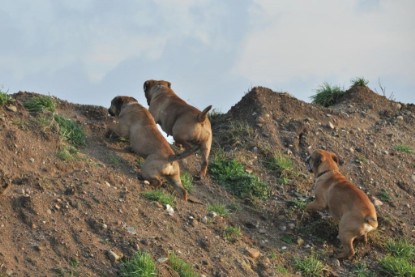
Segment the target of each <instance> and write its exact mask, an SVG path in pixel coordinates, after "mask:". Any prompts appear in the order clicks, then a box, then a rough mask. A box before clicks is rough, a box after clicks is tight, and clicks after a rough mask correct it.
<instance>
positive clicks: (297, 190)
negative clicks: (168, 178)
mask: <svg viewBox="0 0 415 277" xmlns="http://www.w3.org/2000/svg"><path fill="white" fill-rule="evenodd" d="M35 95H36V94H33V93H26V92H22V93H17V94H15V95H13V97H14V98H15V101H14V102H13V103H11V104H8V105H5V106H3V107H0V153H1V157H0V174H1V176H0V181H1V182H2V184H1V186H2V187H6V186H7V185H8V186H9V187H8V188H7V191H5V192H4V194H3V195H1V196H0V211H1V213H0V276H2V275H5V276H117V275H118V274H119V268H120V263H121V262H122V260H121V261H114V260H113V257H112V256H111V255H110V253H111V252H114V253H116V254H118V255H123V256H124V257H125V258H129V257H131V256H132V255H133V254H134V253H135V252H136V251H137V250H142V251H146V252H148V253H150V254H151V255H152V256H153V258H154V259H155V260H158V261H159V262H158V270H159V274H160V276H177V273H175V272H174V271H173V270H172V268H171V266H169V264H168V263H167V262H165V260H164V258H166V257H167V256H168V255H169V253H171V252H174V253H176V254H177V255H178V256H179V257H181V258H182V259H183V260H185V261H187V262H188V263H189V264H191V265H192V266H193V267H194V269H195V271H196V272H198V273H200V274H202V275H205V276H281V275H283V272H285V273H284V274H285V275H286V276H288V275H290V274H293V275H294V274H296V273H297V270H296V269H295V268H294V266H293V261H294V259H296V258H301V257H306V256H309V255H310V254H311V253H317V255H318V257H319V258H320V259H321V260H322V261H323V262H324V263H325V264H326V267H327V270H326V273H327V275H330V274H332V275H335V274H337V275H340V276H347V275H350V274H351V275H352V272H353V270H354V269H355V268H356V266H357V265H359V264H361V263H365V264H367V267H368V269H369V270H373V271H374V272H375V271H376V267H377V265H378V261H379V259H380V258H381V257H382V255H384V249H383V246H382V241H383V240H384V238H387V237H405V238H409V239H412V240H414V235H415V232H414V225H415V222H414V218H415V216H414V204H413V203H414V196H415V154H414V153H404V152H400V151H397V150H396V148H395V147H396V146H397V145H405V146H408V147H410V148H411V149H415V140H414V137H415V128H414V126H415V106H414V105H411V104H407V105H405V104H402V103H396V102H393V101H390V100H388V99H386V98H385V97H383V96H380V95H378V94H376V93H374V92H372V91H371V90H370V89H368V88H366V87H355V88H352V89H351V90H350V91H348V92H347V93H346V95H345V96H344V98H343V99H341V100H340V101H339V102H338V103H337V104H336V105H334V106H332V107H330V108H322V107H319V106H315V105H311V104H308V103H305V102H302V101H299V100H298V99H296V98H294V97H292V96H290V95H289V94H287V93H277V92H273V91H271V90H269V89H267V88H262V87H256V88H254V89H252V90H251V91H250V92H249V93H247V94H246V95H245V96H244V97H243V98H242V99H241V101H240V102H238V103H237V104H236V105H235V106H233V107H232V108H231V109H230V111H229V112H227V113H226V114H214V115H212V116H211V119H212V126H213V131H214V143H213V150H212V157H211V160H212V159H214V158H215V157H216V156H217V155H219V154H221V155H224V156H226V157H227V158H234V159H237V160H238V161H240V162H241V163H242V164H244V166H245V169H246V170H247V171H248V172H250V173H252V174H255V175H257V176H258V177H259V178H260V179H261V180H263V181H264V182H267V183H268V184H269V185H270V186H271V197H270V198H269V199H267V200H257V201H252V200H247V199H240V198H238V197H235V196H234V195H232V193H230V192H228V191H226V190H224V189H223V188H222V187H220V186H219V185H218V184H217V183H216V182H215V181H214V180H213V179H212V178H211V176H210V175H208V177H207V178H206V179H204V180H196V179H195V180H193V184H194V187H193V189H192V191H191V194H192V195H194V196H195V197H197V198H198V199H200V200H201V201H202V202H203V203H204V204H202V205H200V204H194V203H185V202H183V201H181V200H180V199H176V205H175V207H174V209H175V212H174V215H169V214H168V213H167V212H166V209H165V207H163V206H162V205H160V204H157V203H154V202H150V201H149V200H146V199H145V198H144V197H143V196H142V195H141V193H142V192H144V191H148V190H151V189H152V188H151V187H150V185H147V184H145V183H144V182H143V181H140V180H138V179H137V177H136V171H137V170H138V169H139V166H138V164H139V161H137V160H138V157H137V156H136V155H134V154H133V153H130V152H128V151H127V150H125V148H126V146H127V143H126V142H122V141H117V140H111V139H108V138H106V137H105V133H106V126H107V124H108V123H109V122H110V120H112V119H111V118H109V117H108V116H107V110H106V108H104V107H97V106H86V105H77V104H72V103H68V102H66V101H62V100H59V99H56V102H57V103H58V106H57V110H56V112H55V113H57V114H59V115H62V116H65V117H67V118H71V119H73V120H75V121H76V122H78V123H79V124H81V125H82V127H83V129H84V130H85V133H86V137H87V139H86V145H85V146H82V147H79V149H78V150H79V153H78V155H77V158H76V159H73V160H64V159H62V158H60V157H59V155H58V153H59V152H60V151H61V150H62V149H64V148H65V145H67V143H66V142H64V141H62V139H61V138H60V135H59V129H58V127H57V125H56V123H54V122H53V120H52V121H48V120H47V118H50V117H51V116H52V115H51V114H48V113H29V112H28V111H27V110H26V109H25V108H24V106H23V104H22V103H24V102H25V101H26V100H27V99H29V98H30V97H33V96H35ZM48 122H49V123H48ZM309 147H311V148H312V149H315V148H324V149H328V150H331V151H334V152H336V153H337V154H338V155H339V156H341V157H342V159H343V161H344V164H343V165H342V166H341V170H342V172H343V173H344V175H346V176H347V177H348V178H350V179H351V180H352V181H353V182H354V183H355V184H356V185H358V186H359V187H361V188H362V189H363V190H364V191H365V192H367V193H368V194H369V195H370V196H371V197H375V198H372V199H374V200H376V201H377V202H376V203H377V204H378V206H377V210H378V215H379V221H380V228H379V230H378V231H376V232H374V234H372V235H371V236H369V240H370V246H369V248H365V247H363V245H361V244H358V246H357V247H356V248H357V251H358V253H357V255H356V257H355V258H354V259H353V260H352V261H344V262H341V263H340V262H338V261H337V260H336V259H334V258H333V255H332V254H333V252H335V251H336V250H337V248H338V247H339V243H338V240H337V239H336V235H337V234H336V226H335V225H334V224H332V223H331V222H330V220H329V219H326V218H325V217H324V215H323V216H318V215H317V216H308V215H305V214H304V213H303V211H302V209H301V204H304V203H306V202H308V201H309V200H310V197H311V196H312V193H311V188H312V177H311V175H310V174H309V173H308V172H307V171H306V168H305V166H304V158H305V157H306V155H307V149H308V148H309ZM275 153H279V154H282V155H285V156H287V157H289V158H290V159H291V160H292V161H293V163H294V171H295V172H290V174H288V175H287V176H285V177H286V179H284V180H282V179H281V173H280V172H276V171H275V170H270V169H269V167H268V166H267V163H266V161H267V159H268V158H269V157H270V156H272V155H273V154H275ZM199 162H200V161H199V158H198V157H191V158H188V159H187V160H186V161H185V162H184V163H182V171H187V172H189V173H190V174H196V173H197V171H198V166H199V164H200V163H199ZM163 189H165V190H166V191H168V192H171V193H174V192H173V190H172V189H171V187H169V186H165V187H164V188H163ZM211 204H224V205H230V204H232V206H233V207H237V208H235V209H233V210H232V212H231V214H230V215H229V216H228V217H225V218H223V217H220V216H216V217H212V216H211V215H209V211H208V207H209V205H211ZM229 226H237V227H240V229H241V233H242V235H241V237H239V238H238V239H237V240H236V241H233V242H231V241H228V240H226V239H225V237H224V235H223V234H224V231H225V229H226V228H227V227H229ZM253 250H258V251H259V253H260V256H259V257H254V256H255V255H253V253H254V252H255V251H253ZM282 269H284V270H282Z"/></svg>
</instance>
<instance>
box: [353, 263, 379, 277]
mask: <svg viewBox="0 0 415 277" xmlns="http://www.w3.org/2000/svg"><path fill="white" fill-rule="evenodd" d="M351 272H352V273H353V276H356V277H376V276H377V275H376V273H375V272H373V271H372V270H370V269H369V268H368V267H367V264H366V263H364V262H363V263H359V264H357V265H356V266H355V267H354V268H353V269H352V270H351Z"/></svg>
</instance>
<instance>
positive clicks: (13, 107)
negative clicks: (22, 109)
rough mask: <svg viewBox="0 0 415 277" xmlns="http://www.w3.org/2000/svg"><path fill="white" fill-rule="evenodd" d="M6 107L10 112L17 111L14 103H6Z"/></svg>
mask: <svg viewBox="0 0 415 277" xmlns="http://www.w3.org/2000/svg"><path fill="white" fill-rule="evenodd" d="M6 109H7V110H8V111H11V112H14V113H15V112H17V108H16V106H14V105H8V106H6Z"/></svg>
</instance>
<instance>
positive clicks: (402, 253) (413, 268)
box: [379, 239, 415, 276]
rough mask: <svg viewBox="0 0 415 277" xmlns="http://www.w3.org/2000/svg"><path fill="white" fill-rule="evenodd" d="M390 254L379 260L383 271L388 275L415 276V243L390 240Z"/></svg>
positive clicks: (388, 248)
mask: <svg viewBox="0 0 415 277" xmlns="http://www.w3.org/2000/svg"><path fill="white" fill-rule="evenodd" d="M386 249H387V250H388V254H387V255H386V256H385V257H384V258H383V259H382V260H381V261H380V262H379V265H380V271H381V273H383V274H385V275H386V276H415V265H414V261H415V245H413V244H412V243H411V242H410V241H408V240H404V239H400V240H388V241H387V243H386Z"/></svg>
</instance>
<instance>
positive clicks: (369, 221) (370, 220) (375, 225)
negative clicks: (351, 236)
mask: <svg viewBox="0 0 415 277" xmlns="http://www.w3.org/2000/svg"><path fill="white" fill-rule="evenodd" d="M365 222H366V223H367V224H369V225H370V226H372V227H373V228H374V229H376V228H378V221H377V220H376V218H374V217H373V216H370V215H368V216H366V217H365Z"/></svg>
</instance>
